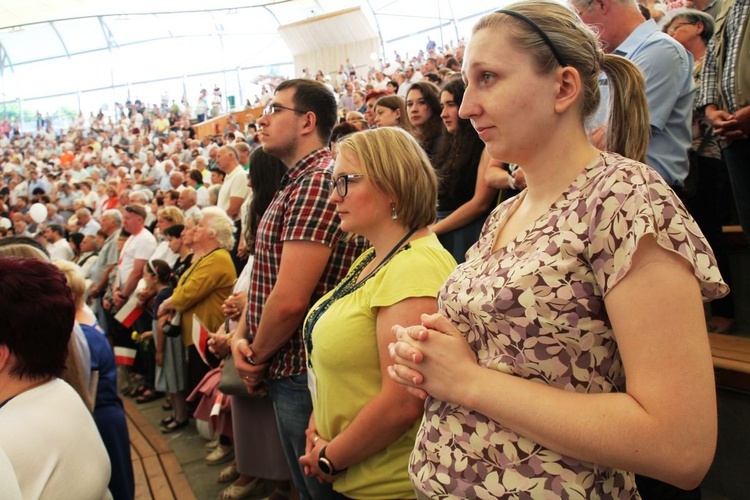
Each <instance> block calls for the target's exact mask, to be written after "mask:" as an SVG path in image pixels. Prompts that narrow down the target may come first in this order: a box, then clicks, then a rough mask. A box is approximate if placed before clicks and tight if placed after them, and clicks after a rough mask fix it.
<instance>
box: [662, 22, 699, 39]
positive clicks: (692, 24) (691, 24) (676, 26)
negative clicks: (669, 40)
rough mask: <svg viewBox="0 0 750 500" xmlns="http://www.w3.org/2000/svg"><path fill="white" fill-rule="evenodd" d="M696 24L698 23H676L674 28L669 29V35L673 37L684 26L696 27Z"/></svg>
mask: <svg viewBox="0 0 750 500" xmlns="http://www.w3.org/2000/svg"><path fill="white" fill-rule="evenodd" d="M696 24H698V23H688V22H684V23H675V25H674V26H669V28H667V35H669V36H672V34H673V33H675V32H676V31H677V30H678V29H680V28H682V27H683V26H695V25H696Z"/></svg>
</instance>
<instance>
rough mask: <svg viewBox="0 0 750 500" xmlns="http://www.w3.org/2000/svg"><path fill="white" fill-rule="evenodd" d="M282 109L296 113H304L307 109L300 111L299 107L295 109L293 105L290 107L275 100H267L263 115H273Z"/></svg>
mask: <svg viewBox="0 0 750 500" xmlns="http://www.w3.org/2000/svg"><path fill="white" fill-rule="evenodd" d="M283 109H286V110H288V111H294V112H295V113H297V114H298V115H304V114H305V113H307V111H302V110H301V109H297V108H295V107H291V108H290V107H289V106H284V105H283V104H279V103H277V102H269V103H268V105H267V106H266V107H265V108H263V116H269V115H275V114H276V113H278V112H279V110H283Z"/></svg>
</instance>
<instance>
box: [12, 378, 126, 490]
mask: <svg viewBox="0 0 750 500" xmlns="http://www.w3.org/2000/svg"><path fill="white" fill-rule="evenodd" d="M0 449H2V450H3V451H4V452H5V454H6V455H7V456H8V459H9V460H10V463H11V464H12V465H13V470H15V473H16V479H17V481H18V485H19V486H20V488H21V494H22V495H23V498H34V499H37V498H38V499H59V498H70V499H73V498H75V499H78V500H100V499H103V498H112V496H111V495H110V493H109V490H108V489H107V485H108V484H109V477H110V464H109V456H108V455H107V450H106V449H105V448H104V443H102V439H101V437H99V431H98V430H97V428H96V425H95V424H94V419H93V418H92V417H91V414H90V413H89V412H88V410H87V409H86V406H85V405H84V404H83V401H81V398H80V397H79V396H78V394H76V392H75V391H74V390H73V388H72V387H70V386H69V385H68V384H67V383H66V382H63V381H62V380H60V379H52V380H50V381H49V382H47V383H45V384H42V385H40V386H39V387H35V388H33V389H29V390H28V391H26V392H23V393H21V394H19V395H18V396H16V397H14V398H13V399H11V400H10V401H8V402H7V403H6V404H5V406H3V407H2V408H0Z"/></svg>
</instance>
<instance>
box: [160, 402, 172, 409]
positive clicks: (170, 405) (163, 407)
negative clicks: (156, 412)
mask: <svg viewBox="0 0 750 500" xmlns="http://www.w3.org/2000/svg"><path fill="white" fill-rule="evenodd" d="M161 409H162V410H164V411H172V403H170V402H169V401H165V402H164V404H163V405H161Z"/></svg>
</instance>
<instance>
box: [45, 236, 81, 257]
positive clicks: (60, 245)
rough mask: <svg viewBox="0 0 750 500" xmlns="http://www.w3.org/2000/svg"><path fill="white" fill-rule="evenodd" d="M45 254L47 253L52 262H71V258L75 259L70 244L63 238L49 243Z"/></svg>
mask: <svg viewBox="0 0 750 500" xmlns="http://www.w3.org/2000/svg"><path fill="white" fill-rule="evenodd" d="M47 252H49V258H50V260H52V261H53V262H54V261H56V260H73V257H75V254H74V253H73V250H72V249H71V248H70V243H68V242H67V240H65V238H60V239H59V240H57V241H56V242H54V243H50V244H49V245H48V246H47Z"/></svg>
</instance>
